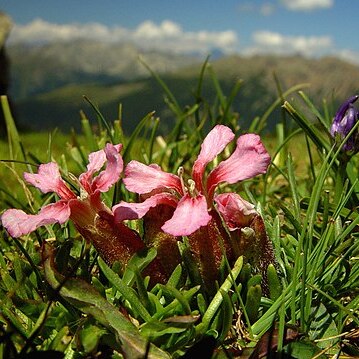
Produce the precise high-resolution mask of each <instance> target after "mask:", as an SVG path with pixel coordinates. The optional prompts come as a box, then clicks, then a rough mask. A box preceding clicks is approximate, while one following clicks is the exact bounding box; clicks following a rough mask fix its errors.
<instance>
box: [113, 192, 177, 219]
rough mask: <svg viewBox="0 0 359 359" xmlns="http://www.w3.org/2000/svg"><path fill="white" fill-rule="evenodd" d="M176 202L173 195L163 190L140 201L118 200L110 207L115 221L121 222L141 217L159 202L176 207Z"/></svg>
mask: <svg viewBox="0 0 359 359" xmlns="http://www.w3.org/2000/svg"><path fill="white" fill-rule="evenodd" d="M177 203H178V200H177V198H176V197H175V196H174V195H172V194H170V193H165V192H163V193H157V194H154V195H153V196H151V197H149V198H147V199H146V200H145V201H143V202H141V203H127V202H120V203H119V204H117V205H115V206H114V207H112V211H113V213H114V216H115V219H116V221H117V222H122V221H124V220H126V219H138V218H142V217H143V216H144V215H145V214H146V213H147V212H148V211H149V210H150V209H151V208H153V207H156V206H157V205H159V204H167V205H169V206H172V207H176V205H177Z"/></svg>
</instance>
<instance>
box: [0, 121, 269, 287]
mask: <svg viewBox="0 0 359 359" xmlns="http://www.w3.org/2000/svg"><path fill="white" fill-rule="evenodd" d="M234 138H235V135H234V133H233V132H232V130H231V129H230V128H228V127H226V126H223V125H217V126H215V127H214V128H213V129H212V130H211V131H210V132H209V134H208V135H207V137H206V138H205V139H204V141H203V143H202V146H201V150H200V153H199V155H198V157H197V159H196V160H195V162H194V164H193V168H192V173H191V178H190V179H185V173H184V169H183V168H182V167H181V168H179V170H178V174H177V175H175V174H171V173H167V172H165V171H163V170H162V169H161V168H160V167H159V166H158V165H155V164H151V165H145V164H142V163H140V162H138V161H130V162H129V163H128V164H127V166H126V167H125V169H124V168H123V167H124V165H123V160H122V157H121V155H120V150H121V148H122V145H112V144H107V145H106V147H105V149H103V150H100V151H97V152H94V153H91V154H90V155H89V163H88V166H87V171H86V172H85V173H83V174H81V175H80V177H79V178H78V179H77V180H76V182H77V185H78V187H79V195H77V194H75V193H74V192H73V191H72V190H71V189H70V188H69V187H68V185H67V184H66V182H65V181H64V180H63V179H62V177H61V174H60V170H59V167H58V166H57V164H56V163H54V162H51V163H47V164H43V165H40V166H39V168H38V172H37V173H25V174H24V178H25V180H26V181H27V182H28V183H29V184H31V185H33V186H35V187H37V188H38V189H39V190H40V191H41V192H43V193H48V192H54V193H56V194H57V195H58V197H59V200H58V201H57V202H56V203H53V204H49V205H46V206H44V207H43V208H42V209H41V210H40V212H39V213H38V214H26V213H25V212H23V211H21V210H18V209H9V210H6V211H5V212H4V213H3V214H2V216H1V222H2V225H3V226H4V227H5V228H6V229H7V231H8V233H9V234H10V235H11V236H13V237H19V236H23V235H26V234H28V233H30V232H32V231H34V230H36V229H37V228H38V227H40V226H43V225H47V224H51V223H55V222H58V223H60V224H62V223H65V222H66V221H67V220H68V219H70V220H72V221H73V223H74V224H75V226H76V228H77V229H78V231H79V233H80V234H81V235H82V236H83V237H84V238H85V239H86V240H88V241H89V242H91V243H92V244H93V245H94V246H95V248H96V249H97V251H98V252H99V254H100V256H102V257H103V258H104V259H105V260H106V261H107V262H108V263H110V264H112V263H113V262H114V261H120V262H121V264H122V265H124V266H125V265H126V263H127V262H128V260H129V259H130V258H131V256H132V255H134V254H135V253H137V252H138V251H140V250H142V249H144V248H146V247H149V246H155V247H156V249H157V252H158V256H157V257H158V263H157V264H156V265H155V267H154V268H156V270H157V271H158V272H160V273H157V274H155V275H154V276H155V277H156V278H157V279H156V280H158V281H163V280H165V279H166V278H167V277H168V275H169V274H170V272H171V270H172V269H173V268H174V266H175V265H177V264H178V263H179V261H180V256H179V252H178V249H177V248H178V247H177V241H178V240H180V238H181V237H182V236H187V237H188V239H189V243H190V246H191V251H192V255H193V258H194V260H195V261H197V263H198V267H199V271H200V274H201V276H202V278H203V283H204V284H205V285H206V283H207V284H208V283H211V282H212V283H213V280H216V278H217V274H218V269H219V266H220V263H221V260H222V259H223V255H226V256H227V257H228V259H229V260H230V261H231V260H235V259H236V258H237V257H238V256H239V255H241V254H245V252H246V248H251V252H253V245H251V243H250V241H248V238H252V240H253V243H255V242H256V240H258V241H259V242H258V243H259V244H258V248H257V249H256V250H254V251H255V252H257V257H256V258H257V259H258V258H259V260H258V262H260V263H267V264H269V262H271V261H273V260H274V259H273V258H272V255H271V247H270V245H269V241H268V238H267V236H266V234H265V229H264V225H263V221H262V219H261V217H260V216H259V214H258V213H257V211H256V210H255V207H254V205H253V204H251V203H249V202H247V201H246V200H244V199H243V198H241V197H240V196H239V195H238V194H237V193H234V192H226V193H218V191H217V190H218V186H219V185H220V184H221V183H226V184H235V183H238V182H240V181H243V180H246V179H249V178H252V177H254V176H256V175H259V174H263V173H265V172H266V171H267V167H268V165H269V163H270V156H269V154H268V152H267V151H266V149H265V147H264V146H263V144H262V142H261V140H260V138H259V136H258V135H255V134H245V135H242V136H240V137H239V138H238V139H237V141H236V146H235V149H234V151H233V153H232V154H231V155H230V156H229V157H228V158H227V159H226V160H223V161H222V162H220V163H219V164H218V165H217V166H215V167H214V168H213V169H212V170H211V171H207V167H208V165H209V164H210V163H211V162H213V161H214V160H215V158H216V157H217V156H218V155H220V154H221V153H222V152H223V151H224V150H225V149H226V148H228V146H229V145H230V143H231V142H232V141H233V140H234ZM105 165H106V167H105V169H103V170H102V168H103V167H104V166H105ZM123 169H124V171H123ZM97 172H99V173H98V175H97V176H95V173H97ZM123 172H124V178H123V183H124V185H125V187H126V189H127V190H128V191H130V192H134V193H137V194H138V195H139V199H140V201H139V202H136V203H128V202H124V201H121V202H120V203H118V204H117V205H115V206H114V207H113V208H112V209H110V208H108V207H107V206H106V205H105V204H104V202H103V201H102V200H101V193H103V192H107V191H108V190H109V189H110V187H111V186H112V185H114V184H115V183H116V182H117V181H119V179H120V177H121V175H122V173H123ZM208 172H209V173H208ZM141 218H142V219H143V222H144V228H145V234H144V237H145V238H141V237H140V235H139V234H138V233H137V232H135V231H133V230H132V229H130V228H129V227H128V226H126V221H128V220H138V219H141ZM248 230H250V231H249V232H248ZM248 233H251V235H250V236H249V237H248ZM243 242H245V243H246V245H245V246H243ZM261 243H262V244H263V243H264V245H261ZM255 245H256V246H257V244H255ZM263 249H264V250H265V251H267V253H260V251H262V250H263ZM223 251H225V253H223ZM262 257H263V258H264V257H267V258H269V260H267V261H262V260H261V259H260V258H262ZM169 258H170V259H171V260H169ZM253 258H254V257H253ZM255 260H256V259H255ZM259 267H260V270H262V269H265V268H264V267H265V266H264V267H263V266H262V267H263V268H261V265H259ZM151 273H152V274H153V273H154V272H153V271H152V272H151Z"/></svg>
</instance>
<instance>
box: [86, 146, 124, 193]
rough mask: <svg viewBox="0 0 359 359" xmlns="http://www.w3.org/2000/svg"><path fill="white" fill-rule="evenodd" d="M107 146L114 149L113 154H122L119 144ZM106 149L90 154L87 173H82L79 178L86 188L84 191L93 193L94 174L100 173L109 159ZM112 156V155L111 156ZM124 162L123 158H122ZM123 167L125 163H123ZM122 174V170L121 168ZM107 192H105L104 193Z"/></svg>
mask: <svg viewBox="0 0 359 359" xmlns="http://www.w3.org/2000/svg"><path fill="white" fill-rule="evenodd" d="M107 146H109V147H111V148H112V151H111V150H110V152H112V154H115V153H116V152H117V153H118V152H120V150H121V149H122V145H121V144H118V145H115V146H114V145H111V144H107V145H106V148H107ZM106 148H105V149H102V150H99V151H95V152H91V153H90V154H89V157H88V158H89V163H88V165H87V171H86V172H84V173H82V174H81V175H80V177H79V180H80V183H81V184H82V186H83V187H84V189H85V190H86V191H87V192H92V188H91V183H92V178H93V176H94V174H95V173H96V172H98V171H99V170H100V169H101V168H102V167H103V166H104V164H105V163H106V160H108V159H107V155H106ZM110 156H111V155H110ZM121 161H122V158H121ZM122 166H123V163H122ZM121 172H122V168H121ZM102 192H105V191H102Z"/></svg>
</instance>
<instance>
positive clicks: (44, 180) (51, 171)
mask: <svg viewBox="0 0 359 359" xmlns="http://www.w3.org/2000/svg"><path fill="white" fill-rule="evenodd" d="M24 178H25V180H26V181H27V182H28V183H30V184H32V185H33V186H35V187H37V188H38V189H39V190H40V191H41V192H43V193H48V192H55V193H57V194H58V195H59V196H60V197H61V198H62V199H71V198H76V196H75V194H74V193H73V192H72V191H71V190H70V189H69V188H68V187H67V186H66V184H65V182H64V180H63V179H62V178H61V175H60V171H59V167H58V165H57V163H55V162H50V163H45V164H42V165H40V166H39V168H38V172H37V173H28V172H25V173H24Z"/></svg>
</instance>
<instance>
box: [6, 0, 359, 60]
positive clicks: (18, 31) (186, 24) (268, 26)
mask: <svg viewBox="0 0 359 359" xmlns="http://www.w3.org/2000/svg"><path fill="white" fill-rule="evenodd" d="M0 9H1V10H3V11H5V12H6V13H7V14H9V15H10V16H11V17H12V19H13V21H14V22H15V26H14V28H13V30H12V32H11V35H10V41H20V40H22V41H29V42H31V41H51V40H53V39H55V40H67V39H69V38H74V37H92V38H96V39H100V40H103V41H132V42H135V43H137V44H138V45H139V46H142V47H144V48H150V47H155V48H160V49H169V50H171V51H175V52H180V53H186V52H188V53H190V52H193V51H196V50H197V51H198V52H200V53H204V54H205V53H206V52H207V53H208V52H210V51H211V50H212V49H213V48H216V49H220V50H222V51H223V52H225V53H231V52H239V53H241V54H247V55H249V54H254V53H263V52H265V53H278V54H292V53H300V54H302V55H306V56H322V55H335V56H339V57H342V58H345V59H347V60H349V61H352V62H354V63H358V64H359V41H358V38H357V36H356V35H357V29H356V27H357V18H358V14H359V1H356V0H252V1H250V0H237V1H235V0H223V1H219V0H208V1H202V0H196V1H193V0H191V1H189V0H154V1H143V0H142V1H139V0H118V1H115V0H101V1H96V0H61V1H55V0H47V1H43V0H31V1H28V0H5V2H3V4H2V5H0Z"/></svg>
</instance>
